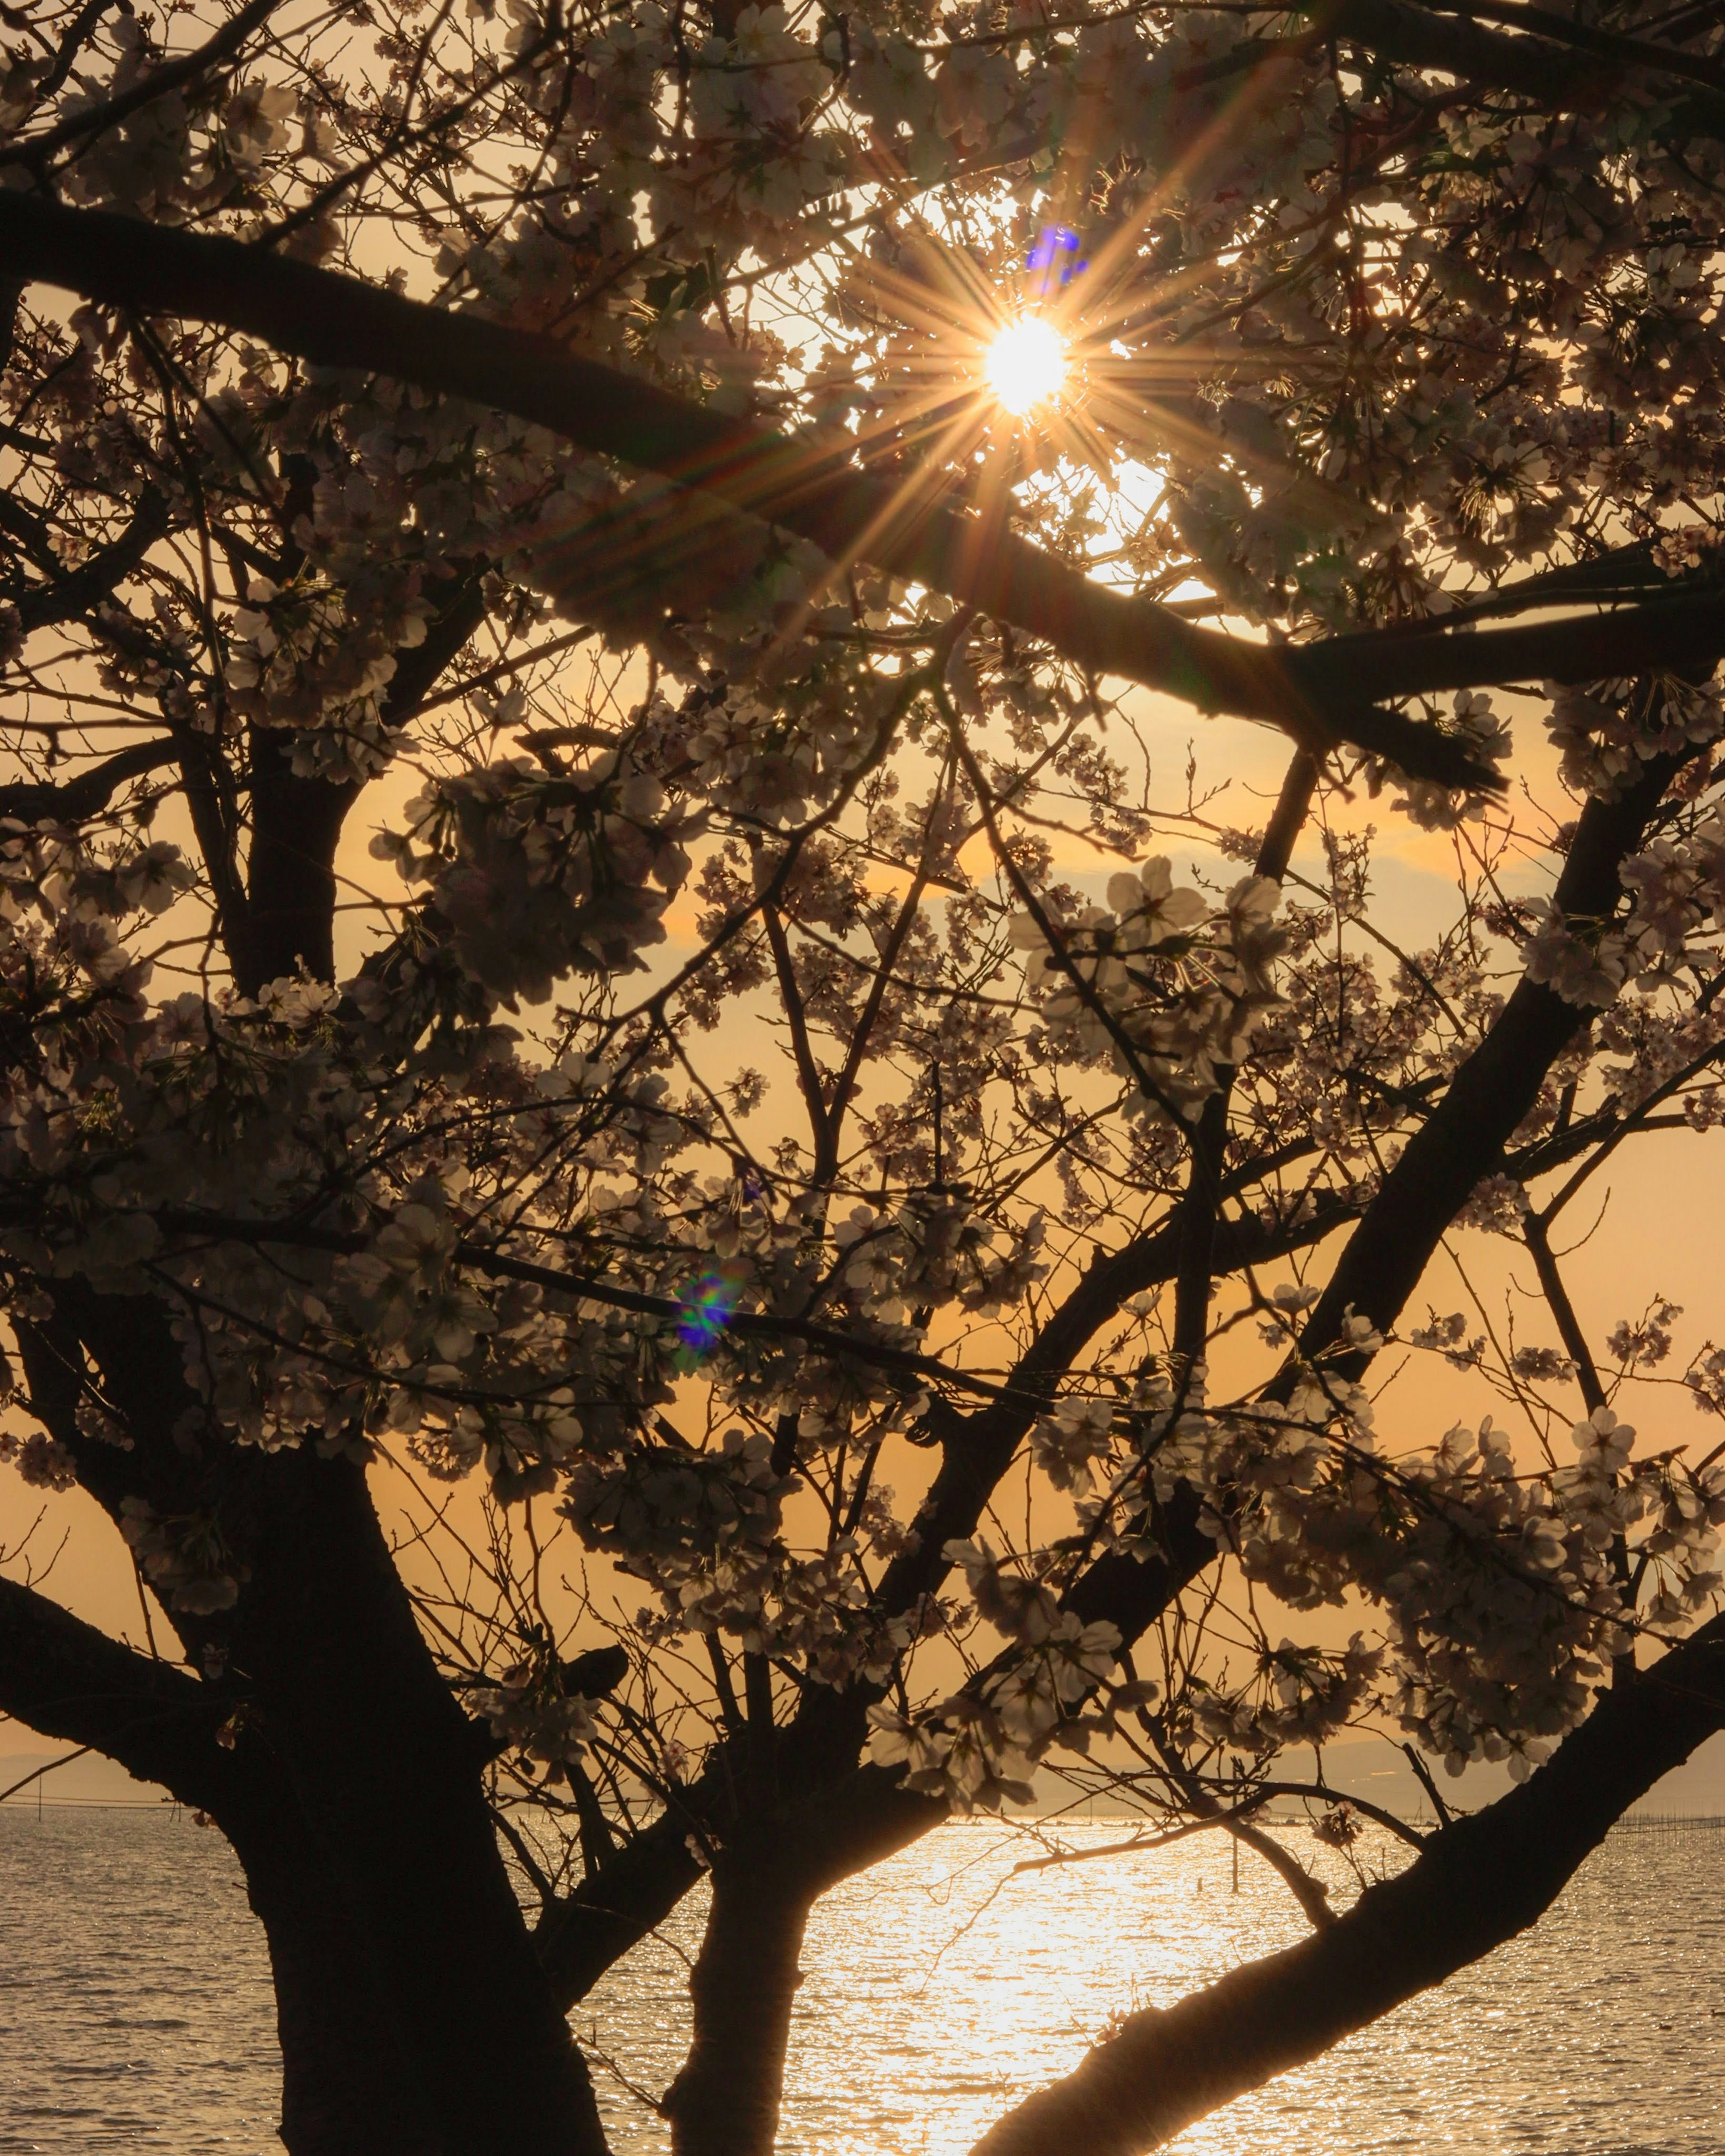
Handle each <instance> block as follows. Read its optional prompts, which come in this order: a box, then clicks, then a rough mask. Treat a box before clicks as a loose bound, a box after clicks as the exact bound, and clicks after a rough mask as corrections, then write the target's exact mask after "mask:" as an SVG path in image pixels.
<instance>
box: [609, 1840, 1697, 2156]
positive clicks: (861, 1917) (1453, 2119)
mask: <svg viewBox="0 0 1725 2156" xmlns="http://www.w3.org/2000/svg"><path fill="white" fill-rule="evenodd" d="M1058 1833H1059V1837H1060V1840H1062V1841H1064V1842H1065V1843H1066V1844H1067V1845H1070V1846H1084V1845H1087V1844H1093V1843H1096V1842H1100V1841H1108V1840H1118V1839H1119V1838H1120V1836H1121V1833H1122V1829H1121V1825H1120V1823H1119V1822H1118V1821H1110V1820H1095V1821H1080V1822H1075V1823H1073V1824H1071V1825H1063V1826H1061V1827H1060V1829H1059V1830H1058ZM1023 1834H1024V1830H1022V1829H1019V1830H1016V1831H1014V1830H1010V1829H1006V1830H1004V1829H1003V1828H1002V1827H1001V1826H1000V1825H999V1823H998V1822H996V1821H993V1820H972V1821H968V1822H961V1823H955V1824H954V1825H949V1826H947V1827H946V1828H944V1829H942V1830H941V1831H940V1832H939V1833H937V1834H935V1835H931V1836H929V1838H928V1839H927V1840H926V1841H924V1842H922V1843H921V1844H919V1845H917V1846H916V1847H915V1848H913V1849H911V1850H908V1851H905V1852H904V1853H903V1854H902V1855H901V1856H897V1857H896V1858H894V1859H893V1860H892V1861H891V1862H890V1863H888V1864H886V1865H883V1866H880V1868H879V1869H878V1870H877V1871H875V1872H873V1873H870V1874H868V1875H865V1876H863V1877H861V1878H860V1879H856V1880H854V1881H851V1882H850V1884H849V1885H848V1886H845V1887H842V1888H840V1889H839V1890H838V1891H837V1892H834V1894H832V1895H830V1896H829V1897H827V1898H826V1900H824V1902H821V1903H820V1905H819V1907H818V1908H817V1910H816V1912H815V1915H814V1921H813V1922H812V1923H811V1925H810V1927H809V1938H808V1941H807V1943H806V1946H805V1948H804V1952H803V1970H804V1974H805V1981H804V1983H803V1987H802V1989H801V1990H800V1991H799V1992H798V1996H797V2005H796V2008H795V2010H794V2018H793V2025H792V2030H791V2043H790V2056H789V2059H788V2066H787V2075H786V2102H785V2108H784V2116H783V2123H782V2126H781V2130H780V2135H779V2142H778V2156H965V2152H966V2151H968V2149H969V2148H971V2147H972V2146H973V2144H974V2143H975V2142H976V2141H977V2140H978V2138H980V2136H981V2135H982V2133H983V2132H984V2131H985V2130H986V2129H987V2128H988V2126H989V2125H991V2124H992V2123H993V2121H994V2120H995V2119H996V2118H998V2117H999V2116H1000V2114H1001V2113H1002V2112H1003V2111H1004V2110H1006V2109H1007V2108H1008V2107H1009V2106H1010V2105H1011V2104H1012V2103H1013V2102H1015V2101H1017V2100H1018V2099H1019V2097H1023V2096H1025V2095H1028V2094H1029V2092H1031V2091H1032V2090H1033V2089H1034V2088H1036V2087H1040V2086H1041V2085H1042V2084H1043V2083H1044V2082H1047V2081H1049V2080H1050V2079H1052V2078H1054V2077H1055V2076H1058V2075H1060V2074H1062V2073H1065V2072H1067V2071H1070V2069H1071V2068H1072V2067H1073V2066H1076V2064H1077V2063H1078V2061H1079V2060H1080V2059H1081V2057H1082V2056H1083V2054H1084V2052H1085V2051H1086V2049H1087V2048H1088V2046H1090V2045H1091V2043H1092V2042H1094V2041H1095V2040H1096V2038H1097V2036H1098V2035H1101V2033H1102V2030H1103V2029H1104V2028H1105V2026H1106V2024H1107V2021H1108V2020H1109V2017H1110V2015H1112V2014H1114V2013H1116V2012H1118V2011H1122V2010H1124V2011H1128V2012H1129V2011H1131V2010H1133V2009H1134V2008H1135V2007H1137V2006H1141V2005H1146V2006H1168V2005H1173V2003H1174V2001H1175V2000H1176V1999H1180V1998H1182V1997H1183V1996H1184V1995H1185V1994H1187V1993H1188V1992H1189V1991H1191V1990H1193V1989H1195V1988H1197V1987H1198V1986H1199V1985H1201V1984H1206V1983H1211V1982H1214V1980H1215V1979H1217V1978H1219V1977H1220V1976H1222V1975H1224V1974H1226V1973H1227V1971H1228V1970H1229V1969H1233V1968H1235V1967H1237V1966H1238V1965H1239V1964H1240V1963H1241V1962H1242V1961H1245V1960H1247V1959H1250V1958H1255V1956H1257V1955H1259V1954H1262V1953H1270V1952H1272V1951H1274V1949H1275V1948H1277V1947H1280V1946H1286V1945H1289V1944H1291V1943H1293V1942H1294V1941H1295V1940H1296V1939H1298V1938H1301V1937H1303V1936H1304V1933H1305V1923H1304V1920H1303V1919H1302V1918H1301V1916H1300V1913H1299V1912H1298V1910H1297V1909H1296V1907H1295V1906H1294V1904H1293V1902H1292V1901H1291V1898H1290V1897H1289V1896H1288V1894H1287V1892H1286V1888H1285V1887H1284V1886H1282V1885H1281V1881H1278V1880H1277V1879H1276V1878H1275V1877H1274V1876H1273V1875H1271V1873H1270V1872H1269V1871H1267V1869H1266V1867H1265V1866H1262V1865H1261V1864H1259V1863H1256V1862H1255V1861H1252V1860H1251V1859H1250V1857H1246V1858H1245V1859H1243V1861H1242V1864H1241V1869H1240V1892H1239V1894H1238V1895H1237V1896H1235V1894H1233V1893H1231V1892H1230V1884H1229V1881H1230V1865H1229V1859H1228V1854H1227V1851H1226V1850H1225V1849H1224V1848H1222V1847H1219V1846H1218V1845H1216V1844H1215V1843H1213V1842H1209V1841H1208V1840H1206V1839H1205V1838H1204V1837H1200V1838H1199V1839H1198V1840H1194V1841H1190V1842H1183V1843H1181V1844H1178V1845H1174V1846H1173V1847H1170V1848H1168V1849H1165V1850H1162V1851H1156V1852H1154V1853H1153V1854H1144V1853H1140V1854H1137V1855H1135V1856H1120V1857H1110V1858H1106V1859H1101V1860H1098V1861H1095V1862H1091V1863H1084V1864H1078V1865H1075V1866H1070V1867H1069V1868H1068V1867H1063V1868H1060V1869H1057V1870H1054V1871H1042V1872H1035V1873H1029V1874H1024V1875H1021V1876H1017V1877H1015V1878H1014V1877H1009V1876H1008V1875H1009V1872H1010V1870H1011V1866H1012V1865H1013V1864H1014V1862H1015V1861H1018V1860H1019V1858H1021V1857H1023V1856H1026V1855H1029V1854H1034V1853H1036V1852H1035V1851H1034V1848H1032V1847H1030V1846H1028V1845H1027V1844H1026V1842H1025V1841H1024V1838H1023ZM1660 1839H1661V1838H1660V1837H1653V1836H1650V1837H1647V1838H1646V1839H1645V1840H1643V1841H1639V1842H1638V1841H1636V1840H1616V1841H1614V1842H1612V1843H1610V1844H1609V1845H1608V1846H1607V1847H1606V1848H1605V1850H1604V1851H1602V1852H1600V1853H1599V1855H1598V1856H1595V1857H1594V1858H1593V1859H1592V1860H1590V1861H1589V1865H1588V1866H1587V1867H1586V1868H1585V1869H1584V1871H1583V1873H1582V1874H1581V1876H1579V1878H1578V1879H1577V1880H1576V1881H1574V1883H1573V1884H1572V1886H1571V1887H1570V1889H1569V1891H1568V1893H1567V1894H1566V1895H1565V1896H1564V1897H1563V1901H1562V1902H1560V1903H1559V1904H1558V1908H1557V1910H1556V1911H1555V1912H1553V1915H1552V1917H1549V1918H1548V1920H1547V1921H1546V1922H1545V1923H1544V1924H1543V1925H1542V1926H1540V1927H1539V1928H1538V1929H1536V1930H1535V1931H1534V1932H1532V1933H1530V1934H1528V1935H1527V1937H1525V1938H1522V1939H1521V1940H1519V1941H1517V1943H1515V1944H1514V1945H1512V1946H1511V1947H1509V1948H1506V1949H1504V1951H1503V1952H1502V1953H1500V1954H1498V1955H1497V1956H1495V1957H1493V1958H1491V1960H1490V1961H1488V1962H1486V1963H1481V1965H1480V1966H1479V1967H1478V1968H1476V1969H1471V1970H1466V1971H1464V1972H1463V1973H1462V1974H1461V1975H1460V1976H1458V1977H1456V1978H1454V1979H1451V1981H1450V1984H1447V1985H1445V1987H1444V1988H1443V1989H1442V1990H1441V1991H1440V1992H1438V1993H1435V1994H1430V1995H1428V1996H1427V1997H1426V1998H1425V1999H1416V2000H1414V2001H1412V2002H1410V2003H1409V2005H1407V2006H1405V2007H1404V2008H1402V2009H1401V2010H1400V2011H1399V2013H1397V2014H1395V2015H1392V2016H1390V2017H1389V2019H1388V2020H1384V2021H1383V2022H1381V2023H1379V2024H1378V2025H1377V2027H1376V2028H1375V2029H1373V2030H1369V2031H1368V2032H1366V2033H1365V2034H1363V2035H1360V2036H1358V2037H1355V2038H1354V2039H1353V2040H1351V2041H1350V2042H1349V2043H1348V2044H1347V2045H1345V2046H1341V2047H1339V2048H1338V2049H1337V2051H1334V2052H1332V2054H1331V2055H1330V2056H1329V2057H1328V2058H1327V2059H1325V2060H1321V2061H1317V2062H1315V2063H1314V2064H1313V2065H1312V2066H1307V2067H1303V2068H1301V2069H1299V2070H1298V2071H1296V2072H1293V2073H1291V2074H1287V2075H1285V2076H1282V2077H1281V2079H1280V2080H1279V2081H1276V2082H1272V2083H1271V2084H1270V2086H1269V2087H1266V2088H1264V2089H1260V2090H1258V2091H1256V2092H1254V2093H1253V2094H1251V2095H1250V2096H1247V2097H1242V2098H1241V2099H1240V2101H1239V2102H1235V2103H1234V2104H1232V2105H1230V2106H1229V2107H1227V2108H1226V2109H1224V2110H1223V2111H1221V2112H1217V2113H1216V2114H1215V2115H1214V2117H1210V2118H1209V2119H1206V2120H1204V2121H1201V2122H1200V2123H1199V2124H1198V2125H1196V2126H1194V2127H1193V2128H1189V2130H1188V2131H1187V2133H1184V2134H1183V2135H1182V2136H1181V2137H1180V2138H1179V2139H1178V2141H1177V2142H1175V2143H1172V2144H1170V2145H1171V2148H1172V2149H1173V2152H1174V2156H1416V2152H1417V2156H1437V2152H1444V2153H1445V2156H1509V2152H1512V2151H1513V2152H1515V2156H1533V2152H1548V2156H1608V2152H1610V2156H1623V2152H1625V2151H1626V2150H1630V2149H1633V2150H1635V2152H1636V2156H1719V2152H1720V2150H1721V2147H1722V2143H1721V2141H1720V2138H1719V2135H1718V2131H1717V2121H1718V2120H1719V2118H1721V2117H1725V2047H1722V2046H1719V2045H1718V2044H1717V2042H1712V2043H1710V2042H1709V2032H1710V2031H1712V2030H1717V2027H1718V2026H1719V2023H1718V2021H1717V2020H1709V2019H1708V2016H1707V2010H1706V2007H1705V2006H1702V2008H1701V2009H1700V2010H1699V2011H1697V2008H1696V1999H1697V1994H1698V1992H1699V1991H1701V1990H1704V1991H1705V1992H1706V1994H1707V1999H1708V2001H1709V2002H1711V2001H1712V2000H1713V1999H1719V2000H1720V2001H1721V2002H1722V2003H1725V1895H1722V1894H1721V1893H1720V1892H1718V1891H1717V1890H1718V1888H1719V1887H1721V1886H1725V1833H1720V1834H1717V1835H1702V1836H1697V1837H1694V1838H1693V1839H1692V1841H1686V1842H1685V1844H1684V1845H1683V1846H1682V1849H1681V1853H1679V1852H1678V1851H1677V1850H1676V1849H1675V1848H1673V1847H1666V1848H1664V1849H1661V1848H1660V1847H1658V1846H1656V1845H1657V1844H1658V1842H1659V1841H1660ZM1361 1847H1362V1850H1363V1855H1364V1861H1365V1862H1366V1864H1367V1866H1368V1869H1373V1868H1376V1867H1378V1866H1384V1867H1386V1868H1390V1867H1394V1866H1398V1865H1399V1862H1400V1861H1401V1858H1402V1856H1403V1855H1404V1852H1398V1851H1396V1850H1395V1848H1394V1845H1389V1844H1388V1843H1387V1842H1379V1841H1378V1840H1377V1839H1376V1830H1372V1832H1371V1834H1370V1835H1368V1838H1367V1840H1365V1841H1364V1842H1363V1844H1362V1845H1361ZM1298 1848H1299V1854H1300V1856H1301V1861H1304V1862H1307V1864H1309V1866H1311V1868H1312V1869H1313V1870H1314V1871H1317V1872H1318V1873H1319V1874H1320V1875H1321V1876H1324V1877H1326V1878H1327V1879H1330V1880H1332V1881H1333V1882H1334V1887H1335V1892H1336V1898H1337V1901H1338V1902H1340V1903H1343V1904H1344V1905H1345V1902H1347V1900H1348V1898H1349V1895H1350V1894H1351V1892H1352V1888H1351V1886H1345V1885H1344V1883H1343V1882H1344V1881H1345V1880H1346V1878H1347V1873H1346V1866H1345V1861H1344V1860H1343V1859H1342V1858H1341V1857H1340V1856H1337V1854H1335V1853H1334V1852H1332V1851H1327V1850H1323V1849H1321V1848H1318V1847H1317V1845H1315V1844H1314V1843H1313V1842H1312V1840H1311V1838H1310V1837H1309V1836H1307V1835H1300V1837H1299V1841H1298ZM1697 1871H1699V1872H1700V1873H1701V1874H1702V1875H1703V1877H1702V1878H1701V1879H1697V1876H1696V1875H1697ZM1709 1883H1710V1884H1711V1886H1712V1892H1708V1891H1707V1886H1708V1884H1709ZM1655 1910H1656V1911H1657V1912H1658V1915H1659V1922H1657V1923H1656V1924H1654V1925H1651V1926H1650V1924H1649V1923H1648V1922H1647V1921H1646V1917H1647V1915H1648V1912H1651V1911H1655ZM704 1913H705V1912H704V1908H701V1909H696V1908H693V1907H691V1908H685V1910H684V1911H681V1912H679V1915H678V1917H677V1918H676V1919H675V1920H674V1921H673V1922H672V1924H671V1925H670V1926H669V1927H667V1929H668V1931H669V1932H670V1933H671V1935H672V1936H673V1937H675V1939H676V1941H677V1943H679V1944H680V1945H681V1946H682V1947H683V1948H685V1950H686V1951H692V1950H693V1949H694V1948H696V1945H697V1944H698V1943H699V1936H700V1922H701V1917H703V1916H704ZM655 1957H657V1958H655ZM638 1961H639V1966H638V1967H637V1968H636V1969H635V1971H634V1974H632V1975H626V1974H624V1972H622V1971H617V1972H614V1973H613V1974H612V1975H611V1976H610V1977H609V1978H608V1979H607V1980H606V1983H605V1984H604V1985H603V1986H602V1987H601V1988H600V1989H599V1990H598V1991H596V1992H595V1993H594V1994H593V1997H592V1999H589V2000H588V2002H587V2003H586V2004H585V2005H583V2009H582V2011H581V2015H579V2016H578V2025H579V2026H580V2028H581V2029H582V2030H583V2032H584V2030H585V2028H586V2026H587V2025H588V2024H587V2017H588V2015H596V2016H597V2018H598V2031H599V2041H600V2044H601V2046H603V2049H604V2050H605V2051H607V2052H608V2054H609V2055H610V2056H612V2057H614V2059H615V2060H616V2061H617V2062H618V2064H619V2066H621V2067H622V2068H623V2070H624V2071H626V2072H628V2073H629V2076H630V2077H631V2078H632V2079H634V2080H636V2081H637V2082H640V2083H643V2084H644V2085H646V2086H648V2087H663V2086H664V2085H665V2083H666V2082H669V2080H670V2077H671V2076H672V2074H673V2073H675V2070H676V2067H677V2065H678V2063H679V2061H680V2056H681V2050H682V2047H683V2046H684V2045H685V2044H686V2041H687V2034H688V2026H687V2020H686V2009H685V2002H684V1984H685V1971H684V1966H683V1964H682V1963H681V1962H680V1960H679V1959H678V1958H676V1956H675V1953H674V1952H672V1951H671V1950H670V1948H668V1947H662V1946H654V1945H651V1944H649V1946H648V1947H647V1948H644V1949H643V1950H642V1955H641V1957H638ZM1661 2024H1670V2025H1671V2028H1670V2030H1668V2031H1667V2030H1666V2029H1664V2028H1662V2027H1661ZM596 2078H597V2080H598V2085H599V2091H600V2095H601V2100H602V2104H603V2108H604V2110H605V2112H606V2115H607V2121H608V2127H609V2129H610V2132H611V2134H612V2145H613V2147H614V2148H615V2149H616V2150H617V2151H618V2152H619V2156H660V2152H662V2151H665V2150H666V2149H667V2148H668V2147H669V2141H668V2138H667V2137H666V2135H665V2129H664V2128H663V2126H662V2124H661V2123H660V2122H659V2121H658V2120H656V2119H655V2118H653V2117H651V2116H650V2115H649V2114H647V2113H646V2112H644V2111H643V2110H642V2109H641V2108H640V2107H639V2105H637V2104H636V2103H635V2102H634V2101H633V2100H632V2099H631V2098H629V2097H627V2096H626V2095H625V2094H624V2092H623V2091H622V2090H621V2089H619V2087H616V2085H615V2084H614V2083H612V2082H608V2079H607V2077H606V2076H604V2075H603V2072H601V2073H600V2074H599V2075H598V2076H596Z"/></svg>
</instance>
